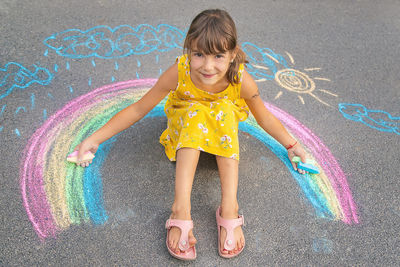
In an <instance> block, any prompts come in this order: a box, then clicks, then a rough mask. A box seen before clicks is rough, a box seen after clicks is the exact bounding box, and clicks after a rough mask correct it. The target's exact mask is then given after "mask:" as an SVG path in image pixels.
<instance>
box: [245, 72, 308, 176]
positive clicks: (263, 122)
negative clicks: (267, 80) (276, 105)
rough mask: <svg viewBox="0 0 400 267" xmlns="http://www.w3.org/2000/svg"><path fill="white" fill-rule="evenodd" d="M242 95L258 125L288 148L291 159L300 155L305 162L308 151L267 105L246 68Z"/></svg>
mask: <svg viewBox="0 0 400 267" xmlns="http://www.w3.org/2000/svg"><path fill="white" fill-rule="evenodd" d="M240 95H241V97H242V98H243V99H244V100H245V101H246V104H247V106H248V107H249V108H250V111H251V113H252V114H253V116H254V118H255V119H256V121H257V123H258V125H260V126H261V128H263V129H264V131H266V132H267V133H268V134H269V135H271V136H272V137H273V138H275V140H277V141H278V142H279V143H280V144H281V145H283V146H284V147H285V148H287V149H288V156H289V159H290V160H291V159H292V158H293V157H294V156H299V157H300V158H301V161H302V162H304V163H305V162H306V153H305V151H304V149H303V148H302V147H301V145H300V144H298V143H296V140H295V139H294V138H293V137H292V136H291V135H290V134H289V133H288V132H287V130H286V129H285V127H284V126H283V125H282V123H281V122H280V121H279V120H278V119H277V118H276V117H275V116H274V115H273V114H272V113H271V112H270V111H269V110H268V109H267V108H266V107H265V105H264V102H263V100H262V99H261V96H260V94H259V92H258V86H257V84H256V83H255V81H254V80H253V78H252V77H251V76H250V74H249V73H248V72H247V71H246V70H245V71H244V72H243V81H242V88H241V93H240ZM292 165H293V168H294V169H295V170H297V166H296V164H295V163H292ZM298 171H299V172H300V173H304V171H303V170H300V169H298Z"/></svg>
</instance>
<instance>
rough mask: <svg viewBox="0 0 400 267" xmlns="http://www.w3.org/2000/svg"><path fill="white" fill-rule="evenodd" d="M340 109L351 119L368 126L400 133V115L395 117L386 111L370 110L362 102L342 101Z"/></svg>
mask: <svg viewBox="0 0 400 267" xmlns="http://www.w3.org/2000/svg"><path fill="white" fill-rule="evenodd" d="M339 111H340V112H341V113H342V115H343V116H344V117H345V118H346V119H349V120H352V121H359V122H361V123H364V124H365V125H367V126H368V127H371V128H373V129H376V130H379V131H383V132H390V133H391V132H393V133H395V134H398V135H400V117H393V116H392V115H390V114H389V113H387V112H386V111H382V110H370V109H367V108H366V107H364V106H363V105H361V104H347V103H340V104H339Z"/></svg>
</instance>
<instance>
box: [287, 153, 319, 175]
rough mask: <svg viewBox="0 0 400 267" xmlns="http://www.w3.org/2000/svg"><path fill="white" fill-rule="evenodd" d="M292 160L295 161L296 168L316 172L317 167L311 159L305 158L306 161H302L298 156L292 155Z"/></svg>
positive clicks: (317, 171)
mask: <svg viewBox="0 0 400 267" xmlns="http://www.w3.org/2000/svg"><path fill="white" fill-rule="evenodd" d="M292 162H294V163H297V168H299V169H302V170H305V171H308V172H309V173H313V174H318V173H319V169H318V168H317V167H316V166H314V165H313V164H312V163H314V161H313V160H307V163H303V162H302V161H301V159H300V157H293V158H292Z"/></svg>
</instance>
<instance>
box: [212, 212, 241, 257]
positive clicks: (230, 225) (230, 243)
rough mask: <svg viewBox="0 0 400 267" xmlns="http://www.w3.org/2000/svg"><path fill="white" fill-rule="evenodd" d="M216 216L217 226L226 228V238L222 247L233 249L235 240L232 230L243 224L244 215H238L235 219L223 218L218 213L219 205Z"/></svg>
mask: <svg viewBox="0 0 400 267" xmlns="http://www.w3.org/2000/svg"><path fill="white" fill-rule="evenodd" d="M216 217H217V225H218V227H221V226H222V227H224V228H225V230H226V239H225V242H224V248H225V249H226V250H233V249H234V248H235V247H236V240H235V236H234V234H233V230H234V229H235V228H236V227H238V226H242V225H244V216H243V215H239V217H238V218H237V219H224V218H222V217H221V215H220V207H219V208H218V209H217V212H216Z"/></svg>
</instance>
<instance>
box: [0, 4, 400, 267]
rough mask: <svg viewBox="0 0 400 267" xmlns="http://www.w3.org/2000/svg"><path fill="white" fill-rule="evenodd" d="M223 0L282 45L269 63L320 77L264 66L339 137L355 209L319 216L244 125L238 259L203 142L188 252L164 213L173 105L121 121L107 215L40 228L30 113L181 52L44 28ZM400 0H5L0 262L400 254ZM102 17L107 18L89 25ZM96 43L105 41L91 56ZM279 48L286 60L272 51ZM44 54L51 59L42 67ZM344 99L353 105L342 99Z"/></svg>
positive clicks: (42, 115) (168, 19) (324, 130)
mask: <svg viewBox="0 0 400 267" xmlns="http://www.w3.org/2000/svg"><path fill="white" fill-rule="evenodd" d="M350 2H351V3H350ZM214 7H218V8H224V9H226V10H228V11H229V12H230V14H231V15H232V17H233V18H234V20H235V21H236V24H237V28H238V33H239V37H240V43H242V44H244V43H246V42H249V43H251V44H254V45H256V46H257V47H258V48H268V49H270V50H269V51H270V53H269V55H270V56H271V55H273V54H274V55H275V60H272V59H270V61H271V60H272V61H271V62H272V63H271V64H272V65H273V66H275V65H276V66H277V68H278V69H277V70H275V71H274V73H273V74H276V73H277V72H278V71H279V69H282V68H291V69H295V70H299V71H301V73H303V74H306V75H307V77H308V78H310V80H312V81H313V82H314V85H315V89H313V92H312V93H311V94H304V93H303V94H301V93H300V92H299V91H293V90H288V87H287V86H286V87H285V86H283V85H282V84H279V83H278V82H277V81H275V80H274V79H273V77H272V78H271V77H268V76H266V77H255V78H256V79H257V80H258V81H257V83H258V86H259V88H260V92H261V95H262V97H263V99H264V100H265V101H267V102H268V103H272V104H273V105H274V106H276V107H279V108H280V109H282V110H284V111H286V112H287V113H289V114H291V115H292V116H293V117H295V118H296V119H297V120H298V121H300V122H301V123H302V124H304V125H305V126H306V127H308V128H309V129H310V130H311V131H312V132H313V133H314V134H315V136H318V137H319V139H320V140H322V141H323V143H324V144H325V145H326V147H327V148H329V150H330V152H331V153H332V155H333V157H334V158H335V159H336V161H337V162H338V164H339V165H340V167H341V169H342V170H343V173H344V175H345V177H346V179H347V182H348V184H349V187H350V190H351V195H352V197H353V200H354V202H355V205H356V214H357V215H358V220H359V223H358V224H354V223H353V224H346V223H343V222H342V221H340V220H330V219H325V218H321V217H320V216H318V215H317V214H316V212H315V209H314V208H313V207H312V205H311V204H310V202H309V201H308V200H307V198H306V197H305V194H304V192H303V191H302V190H301V188H300V187H299V186H298V183H296V181H295V180H294V179H293V177H292V174H291V173H290V172H289V170H288V169H287V168H286V167H285V166H284V164H283V163H282V162H281V161H280V160H279V159H278V158H277V157H276V156H275V154H274V153H273V152H271V151H270V150H269V149H268V148H267V147H265V146H264V145H263V144H262V143H261V142H260V141H258V140H257V139H256V138H254V137H253V136H252V134H247V133H244V132H241V133H240V142H241V150H240V153H241V162H240V185H239V202H240V206H241V210H242V211H243V213H244V215H245V219H246V221H247V225H246V227H245V235H246V248H245V251H244V252H243V253H242V254H241V256H240V257H237V258H235V259H232V260H224V259H222V258H220V257H219V256H218V253H217V244H216V243H217V234H216V233H217V231H216V228H215V218H214V212H215V209H216V208H217V206H218V201H219V194H220V193H219V180H218V172H217V166H216V164H215V161H214V158H213V157H212V156H210V155H207V154H203V155H202V156H201V161H200V164H199V167H198V171H197V173H196V180H195V183H194V188H193V195H192V197H193V199H192V205H193V207H192V216H193V219H194V222H195V234H196V236H197V239H198V246H197V250H198V259H197V260H196V261H195V262H192V263H182V262H180V261H178V260H176V259H174V258H172V257H171V256H170V255H169V254H168V251H167V249H166V247H165V243H164V242H165V235H166V234H165V230H164V223H165V220H166V219H167V218H168V216H169V208H170V205H171V203H172V200H173V195H172V191H173V174H174V164H173V163H170V162H169V161H168V160H167V158H166V157H165V156H164V152H163V149H162V147H161V145H159V143H158V137H159V135H160V133H161V132H162V131H163V129H164V128H165V125H166V119H165V117H153V118H148V119H145V120H143V121H141V122H139V123H138V124H137V125H135V127H133V128H130V129H129V130H127V131H125V132H123V133H122V134H121V135H120V136H119V137H118V140H117V141H116V142H115V143H114V144H113V146H112V148H111V150H110V152H109V154H108V157H107V158H106V160H105V161H104V164H103V165H102V168H101V176H102V181H103V198H104V206H105V210H106V211H107V214H108V220H107V221H106V222H105V224H103V225H96V226H95V225H93V223H91V222H90V221H89V222H86V223H80V224H76V225H71V226H70V227H68V228H66V229H64V230H63V231H60V232H59V233H58V234H57V237H56V238H55V239H53V238H48V239H46V240H45V242H41V241H40V239H39V237H38V235H37V233H36V232H35V230H34V227H33V224H32V223H31V222H30V220H29V216H28V215H27V212H26V209H25V208H24V205H23V202H24V201H23V190H22V188H21V186H20V181H21V176H20V172H21V164H22V163H23V162H21V161H22V160H23V159H24V158H23V154H22V152H23V150H24V148H25V147H26V146H27V143H28V140H29V139H30V138H31V136H32V135H33V134H34V132H35V131H36V129H38V128H40V127H41V126H42V125H43V123H45V121H46V120H47V119H48V118H49V117H51V116H52V115H53V114H55V113H56V112H57V111H58V110H60V109H61V108H62V107H64V106H65V105H66V103H68V102H69V101H71V100H74V99H76V98H77V97H79V96H81V95H85V94H87V93H89V92H91V91H92V90H94V89H96V88H99V87H101V86H104V85H107V84H111V83H116V82H121V81H127V80H134V79H144V78H146V79H147V78H157V77H158V76H159V75H160V71H162V70H165V69H166V68H167V67H168V66H169V65H170V64H171V63H172V62H173V61H174V59H175V57H176V56H178V55H179V54H180V53H181V49H180V48H174V46H171V47H168V46H165V47H161V46H159V47H157V48H156V49H154V50H153V51H150V50H149V48H148V47H139V45H138V46H137V47H136V50H135V52H132V53H130V54H129V53H128V54H118V53H119V52H118V51H116V52H115V54H111V55H108V54H107V53H106V51H105V50H104V49H103V48H104V45H105V44H104V43H102V45H103V48H102V47H100V48H99V47H97V46H96V44H90V43H87V46H86V47H85V48H82V47H81V48H77V49H76V50H69V51H64V52H65V53H64V54H62V53H61V52H60V51H56V50H55V49H51V48H49V46H46V40H47V41H48V42H47V44H49V43H50V42H51V41H52V39H47V38H48V37H50V36H54V35H56V34H61V33H62V32H66V33H64V34H68V33H70V32H71V31H70V30H72V29H78V30H80V31H81V32H85V31H88V30H90V29H92V31H93V32H94V33H96V32H97V33H99V32H106V33H105V34H106V35H107V34H108V35H110V32H111V31H114V32H115V34H118V31H117V27H119V26H121V25H129V26H131V28H135V27H138V26H139V25H141V24H148V25H151V26H154V27H156V26H157V25H159V24H166V25H169V26H171V27H175V28H176V29H179V30H180V31H182V32H184V31H185V29H187V28H188V26H189V23H190V21H191V19H192V18H193V17H194V16H195V15H196V14H197V13H198V12H200V11H201V10H203V9H206V8H214ZM399 13H400V4H399V2H398V1H395V0H394V1H387V0H385V1H379V4H377V1H336V0H335V1H317V0H315V1H195V2H190V1H118V0H112V1H111V0H110V1H107V0H98V1H75V0H71V1H60V0H53V1H47V0H43V1H17V0H15V1H14V0H2V1H1V2H0V25H1V37H0V90H1V91H0V93H1V98H0V140H1V153H0V162H1V167H0V203H1V205H0V218H1V223H0V240H1V241H0V265H4V266H33V265H50V266H60V265H65V266H82V265H96V266H100V265H104V266H105V265H117V266H127V265H138V266H150V265H151V266H154V265H156V266H165V265H175V264H194V265H198V266H216V265H222V266H232V265H234V266H236V265H237V266H239V265H240V266H257V265H258V266H268V265H278V266H287V265H302V266H317V265H337V266H349V265H353V266H354V265H366V266H368V265H370V266H395V265H398V264H399V262H400V256H399V255H400V251H399V248H400V238H399V230H400V227H399V225H400V223H399V222H400V218H399V216H400V197H399V196H400V192H399V188H400V183H399V170H398V166H400V157H399V148H400V130H399V116H400V109H399V107H400V105H399V104H400V80H399V73H400V63H399V60H398V58H399V57H400V46H399V43H400V17H399V15H398V14H399ZM101 25H105V26H108V27H109V28H108V32H107V30H106V28H105V27H100V28H95V27H96V26H101ZM75 33H76V32H75ZM141 38H143V40H147V41H148V40H149V38H148V39H146V38H147V37H146V36H142V37H141ZM150 39H151V38H150ZM49 40H50V41H49ZM97 40H100V39H97ZM67 43H68V44H69V45H70V44H71V42H70V41H69V42H67ZM169 43H170V44H171V43H174V42H169ZM175 43H178V44H182V43H181V42H180V41H179V40H175ZM79 49H83V50H79ZM96 49H97V50H96ZM102 49H103V50H102ZM146 49H147V50H146ZM88 50H93V51H94V52H96V53H94V52H93V53H94V54H93V55H92V56H87V55H88V52H87V51H88ZM82 51H83V52H82ZM85 51H86V52H85ZM264 51H265V50H264ZM117 54H118V55H117ZM84 55H86V57H85V56H84ZM276 55H281V56H282V57H283V58H284V59H285V62H286V63H287V64H286V66H282V64H278V61H277V58H279V57H278V56H276ZM275 61H276V62H277V63H276V64H275V63H274V62H275ZM259 65H262V64H259ZM37 68H42V69H41V70H39V71H38V73H37V74H34V72H35V69H37ZM26 69H27V70H26ZM256 69H257V68H256ZM259 69H260V68H259ZM270 69H271V68H270ZM270 71H271V70H270ZM29 72H30V73H29ZM7 75H8V76H7ZM262 79H264V81H263V80H262ZM308 86H311V85H308ZM299 96H301V97H299ZM349 104H353V106H349ZM354 105H356V106H354ZM340 107H342V112H341V111H340ZM343 107H347V108H349V109H345V110H347V111H348V110H351V111H350V113H351V114H350V113H349V112H347V113H346V112H344V113H343V110H344V109H343ZM346 114H347V115H346ZM350 115H352V116H350ZM396 116H397V118H396ZM351 118H352V119H351ZM360 118H361V119H360ZM21 190H22V191H21Z"/></svg>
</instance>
